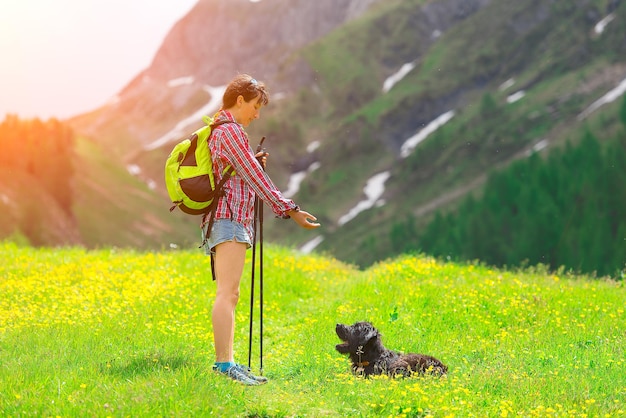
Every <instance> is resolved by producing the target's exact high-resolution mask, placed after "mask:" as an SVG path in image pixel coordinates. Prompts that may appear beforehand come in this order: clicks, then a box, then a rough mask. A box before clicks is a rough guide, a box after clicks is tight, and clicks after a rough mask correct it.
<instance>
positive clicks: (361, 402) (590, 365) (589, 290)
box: [0, 243, 626, 417]
mask: <svg viewBox="0 0 626 418" xmlns="http://www.w3.org/2000/svg"><path fill="white" fill-rule="evenodd" d="M0 253H1V254H2V258H3V260H2V263H1V264H0V415H1V416H9V417H18V416H19V417H27V416H45V417H47V416H60V417H82V416H103V417H104V416H112V417H118V416H119V417H121V416H133V417H142V416H146V417H153V416H172V417H189V416H233V417H234V416H242V417H319V416H333V417H334V416H357V417H359V416H361V417H369V416H394V417H395V416H406V417H424V416H435V417H447V416H451V417H454V416H459V417H465V416H475V417H486V416H525V417H533V416H550V417H557V416H558V417H563V416H576V417H585V416H623V415H625V414H626V376H625V374H624V366H625V363H626V354H625V352H624V347H626V334H625V333H624V329H626V316H625V314H624V306H625V304H626V292H625V289H624V284H623V282H612V281H607V280H602V279H590V278H585V277H574V276H569V275H567V274H564V273H558V274H551V273H548V272H546V271H545V270H543V269H542V268H540V267H537V268H529V269H526V270H524V271H499V270H494V269H490V268H488V267H485V266H483V265H480V264H469V265H459V264H452V263H441V262H437V261H435V260H433V259H431V258H426V257H422V256H404V257H400V258H397V259H394V260H390V261H387V262H383V263H380V264H377V265H375V266H373V267H371V268H370V269H368V270H366V271H358V270H356V269H354V268H353V267H351V266H348V265H345V264H342V263H340V262H338V261H336V260H334V259H332V258H330V257H326V256H319V255H307V256H305V255H301V254H298V253H296V252H293V251H291V250H288V249H285V248H282V247H275V246H266V248H265V260H264V261H265V274H264V276H265V289H264V294H265V302H264V307H265V309H264V340H263V343H264V355H263V364H264V374H265V375H266V376H267V377H268V378H269V379H270V382H269V383H268V384H267V385H264V386H261V387H243V386H240V385H238V384H236V383H234V382H231V381H230V380H228V379H225V378H223V377H221V376H216V375H215V374H213V373H212V372H211V371H210V368H211V365H212V361H213V348H212V334H211V324H210V310H211V301H212V299H213V297H214V295H215V285H214V283H212V281H211V279H210V273H209V262H208V259H207V258H206V257H205V256H203V255H201V254H200V253H199V252H196V251H188V252H187V251H180V252H160V253H157V252H132V251H120V250H112V249H106V250H99V251H86V250H83V249H79V248H64V249H32V248H29V247H21V246H18V245H15V244H10V243H3V244H0ZM248 271H249V270H248ZM249 287H250V284H249V274H246V278H245V279H244V281H243V284H242V294H241V301H240V305H239V309H238V311H237V328H236V343H235V350H236V356H237V360H238V361H239V362H242V363H243V362H247V344H248V312H249V290H250V289H249ZM257 295H258V289H257ZM256 305H258V302H257V303H256ZM255 315H256V316H255V319H256V321H255V324H258V313H255ZM357 320H369V321H372V322H373V323H374V324H375V325H376V326H377V327H378V328H379V330H380V331H381V332H382V334H383V341H384V343H385V344H386V345H387V347H388V348H392V349H396V350H401V351H407V352H408V351H411V352H421V353H428V354H432V355H435V356H436V357H438V358H440V359H441V360H442V361H444V362H445V363H446V364H447V365H448V366H449V368H450V371H449V374H448V376H447V377H445V378H436V377H412V378H408V379H388V378H386V377H385V378H374V379H367V380H365V379H362V378H356V377H354V376H352V375H351V374H350V372H349V363H348V360H347V358H345V357H342V356H341V355H340V354H339V353H337V352H336V351H335V349H334V345H335V344H337V343H338V342H339V340H338V338H337V337H336V335H335V333H334V327H335V324H336V323H337V322H344V323H352V322H354V321H357ZM257 333H258V327H256V328H255V334H257ZM256 339H257V341H255V342H254V353H253V369H255V370H257V371H258V366H259V364H258V348H257V347H258V337H257V338H256Z"/></svg>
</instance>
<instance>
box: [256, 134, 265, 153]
mask: <svg viewBox="0 0 626 418" xmlns="http://www.w3.org/2000/svg"><path fill="white" fill-rule="evenodd" d="M263 142H265V137H263V138H261V142H259V145H257V147H256V152H261V151H264V149H263Z"/></svg>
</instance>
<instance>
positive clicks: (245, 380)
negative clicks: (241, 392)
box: [213, 365, 260, 386]
mask: <svg viewBox="0 0 626 418" xmlns="http://www.w3.org/2000/svg"><path fill="white" fill-rule="evenodd" d="M213 371H215V372H217V373H219V374H223V375H224V376H227V377H230V378H231V379H233V380H234V381H235V382H237V383H241V384H242V385H246V386H258V385H260V383H259V382H257V381H256V380H255V379H253V378H252V377H249V376H248V375H247V374H246V373H244V371H243V370H241V369H240V368H239V367H237V365H234V366H230V367H229V368H228V369H227V370H226V371H224V372H223V371H221V370H220V369H219V368H218V367H217V366H213Z"/></svg>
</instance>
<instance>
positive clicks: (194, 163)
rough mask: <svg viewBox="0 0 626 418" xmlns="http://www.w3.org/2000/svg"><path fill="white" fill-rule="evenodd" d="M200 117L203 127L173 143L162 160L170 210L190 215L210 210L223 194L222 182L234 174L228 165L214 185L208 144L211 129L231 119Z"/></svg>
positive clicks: (201, 213)
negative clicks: (166, 156) (170, 202)
mask: <svg viewBox="0 0 626 418" xmlns="http://www.w3.org/2000/svg"><path fill="white" fill-rule="evenodd" d="M202 120H203V121H204V123H206V126H203V127H202V128H200V129H198V130H197V131H195V132H194V133H192V134H191V135H190V136H189V137H188V138H187V139H184V140H183V141H181V142H179V143H178V144H176V146H175V147H174V149H173V150H172V152H171V153H170V156H169V157H168V158H167V160H166V161H165V186H166V187H167V193H168V194H169V197H170V199H171V200H172V203H173V204H174V206H172V207H171V208H170V212H172V211H173V210H174V209H176V208H177V207H178V208H179V209H180V210H182V211H183V212H185V213H188V214H190V215H204V214H207V213H210V212H211V211H212V210H214V209H215V206H216V203H217V200H218V199H219V197H220V196H221V195H222V194H223V193H222V187H223V186H224V183H226V181H227V180H228V179H229V178H230V176H232V175H233V174H234V173H235V170H234V169H233V168H232V167H231V166H230V165H229V166H227V167H226V169H225V170H224V173H222V174H223V177H222V180H221V181H220V182H219V183H218V184H217V185H216V184H215V177H214V175H213V162H212V161H211V151H210V150H209V146H208V141H209V138H210V137H211V130H212V129H213V128H215V127H216V126H219V125H222V124H224V123H232V122H231V121H221V122H217V123H214V122H213V118H211V117H208V116H204V117H203V118H202Z"/></svg>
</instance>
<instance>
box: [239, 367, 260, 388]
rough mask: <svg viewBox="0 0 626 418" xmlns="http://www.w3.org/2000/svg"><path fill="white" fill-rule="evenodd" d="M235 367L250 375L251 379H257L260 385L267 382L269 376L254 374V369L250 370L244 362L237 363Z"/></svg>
mask: <svg viewBox="0 0 626 418" xmlns="http://www.w3.org/2000/svg"><path fill="white" fill-rule="evenodd" d="M234 367H237V368H238V369H239V370H240V371H241V372H242V373H243V374H245V375H246V376H248V377H249V378H250V379H252V380H255V381H257V382H258V383H259V384H260V385H262V384H264V383H267V377H265V376H255V375H253V374H252V370H250V368H249V367H248V366H244V365H243V364H235V366H234Z"/></svg>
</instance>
